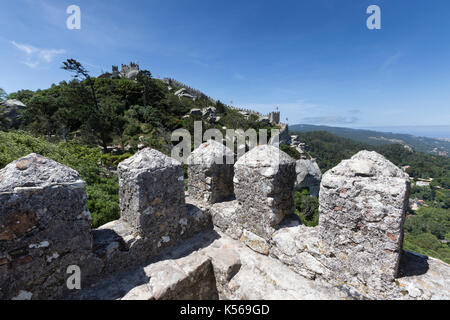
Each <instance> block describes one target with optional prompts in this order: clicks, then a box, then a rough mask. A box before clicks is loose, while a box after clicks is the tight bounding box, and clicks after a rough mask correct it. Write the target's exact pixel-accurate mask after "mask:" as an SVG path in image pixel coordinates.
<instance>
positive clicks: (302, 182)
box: [295, 160, 322, 197]
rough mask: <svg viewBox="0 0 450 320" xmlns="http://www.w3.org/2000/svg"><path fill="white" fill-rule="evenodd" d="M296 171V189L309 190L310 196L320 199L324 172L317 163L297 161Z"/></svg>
mask: <svg viewBox="0 0 450 320" xmlns="http://www.w3.org/2000/svg"><path fill="white" fill-rule="evenodd" d="M295 171H296V173H297V181H296V182H295V184H296V188H300V189H302V188H308V189H309V194H310V195H312V196H314V197H318V196H319V191H320V181H321V180H322V172H321V171H320V168H319V166H318V165H317V163H316V162H315V161H312V160H297V164H296V168H295Z"/></svg>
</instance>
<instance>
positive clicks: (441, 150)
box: [289, 124, 450, 157]
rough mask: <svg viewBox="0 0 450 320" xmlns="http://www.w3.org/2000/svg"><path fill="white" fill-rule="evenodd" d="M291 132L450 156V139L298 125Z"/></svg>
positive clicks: (291, 127)
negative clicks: (319, 133) (394, 145)
mask: <svg viewBox="0 0 450 320" xmlns="http://www.w3.org/2000/svg"><path fill="white" fill-rule="evenodd" d="M289 130H290V131H291V132H311V131H326V132H329V133H333V134H335V135H337V136H339V137H342V138H347V139H352V140H355V141H359V142H364V143H367V144H371V145H374V146H379V145H386V144H402V145H404V146H405V148H408V149H409V148H411V149H413V150H415V151H421V152H425V153H428V154H433V155H440V156H447V157H448V156H449V155H450V139H445V138H442V139H435V138H428V137H418V136H414V135H410V134H402V133H392V132H379V131H372V130H362V129H350V128H341V127H329V126H316V125H309V124H296V125H292V126H290V127H289Z"/></svg>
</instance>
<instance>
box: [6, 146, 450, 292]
mask: <svg viewBox="0 0 450 320" xmlns="http://www.w3.org/2000/svg"><path fill="white" fill-rule="evenodd" d="M204 149H205V150H203V153H200V154H201V158H202V159H203V160H205V159H213V158H214V157H215V156H216V155H217V152H216V151H217V150H216V148H213V147H210V148H208V146H206V147H205V148H204ZM206 162H207V163H209V162H208V161H206ZM193 164H194V163H193ZM211 168H213V172H214V173H218V172H221V170H222V169H224V168H223V167H220V166H218V167H215V166H211V165H206V166H201V167H198V168H197V169H198V170H200V171H201V170H203V173H204V175H202V176H201V177H200V176H198V177H197V178H198V181H197V183H200V182H201V181H202V180H203V179H205V182H206V179H207V178H208V177H210V176H208V174H206V172H208V170H211ZM295 168H296V163H295V161H294V160H293V159H291V158H290V157H289V156H287V155H286V154H284V153H282V152H281V151H280V150H279V149H277V148H274V147H272V146H268V145H265V146H260V147H257V148H255V149H253V150H252V151H250V152H248V153H247V154H246V155H245V156H244V157H241V158H240V159H239V161H238V162H237V163H236V164H235V166H234V172H235V174H234V192H235V196H236V200H231V201H224V199H220V200H219V199H218V198H217V199H216V200H217V201H211V200H212V199H213V198H214V197H211V195H212V194H213V191H214V190H213V189H215V188H216V187H217V186H219V185H220V184H222V183H227V184H229V183H230V182H229V180H230V176H231V175H230V174H229V172H228V171H226V174H219V173H218V174H215V175H214V178H215V179H216V182H215V183H214V184H210V188H209V189H208V188H207V187H206V186H205V188H203V189H201V190H200V189H196V188H191V189H190V193H192V194H190V197H188V198H185V195H184V181H183V180H184V179H183V171H182V169H181V164H180V163H178V162H176V161H175V160H174V159H171V158H169V157H166V156H165V155H163V154H161V153H159V152H158V151H156V150H151V149H144V150H142V151H141V152H139V153H137V154H136V155H135V156H133V157H132V158H130V159H128V160H126V161H124V162H123V163H121V164H120V166H119V177H120V180H119V181H120V202H121V219H120V220H117V221H113V222H110V223H108V224H106V225H104V226H102V227H100V228H98V229H96V230H91V229H90V214H89V211H88V210H87V204H86V194H85V187H84V182H82V181H81V179H80V177H79V175H78V173H77V172H76V171H74V170H72V169H70V168H67V167H65V166H63V165H61V164H58V163H56V162H54V161H52V160H50V159H46V158H44V157H42V156H39V155H35V154H31V155H29V156H27V157H24V158H21V159H19V160H17V161H14V162H12V163H11V164H9V165H8V166H7V167H5V168H4V169H2V170H0V204H1V206H0V271H1V273H0V288H1V290H0V299H54V298H60V297H63V296H66V295H67V294H68V287H67V279H68V277H69V275H68V274H67V268H68V267H69V266H71V265H76V266H79V267H80V269H81V272H82V279H81V280H82V281H81V283H82V286H83V287H85V286H88V285H89V284H90V283H94V282H98V281H99V280H102V279H103V278H105V277H106V276H107V275H110V274H115V273H117V272H118V271H123V270H125V269H127V268H130V266H137V265H139V264H142V263H145V262H146V261H149V259H151V258H153V257H155V256H156V255H157V254H159V253H160V252H162V250H163V249H167V248H169V247H170V248H176V247H174V246H175V245H179V244H180V243H182V242H183V240H186V239H188V238H191V237H192V236H193V235H195V234H198V233H201V232H202V231H204V230H211V229H212V227H213V226H212V222H213V223H214V225H215V227H216V228H217V229H218V230H220V231H222V232H224V233H225V234H227V235H229V236H231V237H232V238H234V239H238V240H240V242H241V243H243V244H244V245H246V246H247V247H249V248H250V249H252V250H253V251H255V252H257V253H259V254H262V255H264V256H268V257H265V258H267V259H277V260H279V262H281V263H283V264H284V265H287V266H289V268H291V269H292V270H294V271H295V272H296V273H298V274H300V275H301V276H302V277H305V278H308V279H312V280H315V281H318V283H326V284H327V285H332V286H334V287H335V288H339V289H340V290H345V291H346V292H348V293H349V295H350V296H351V297H354V298H375V299H386V298H399V297H400V298H401V297H405V296H406V297H410V298H414V297H431V296H433V295H436V293H435V292H434V291H433V290H438V289H430V288H428V287H429V285H428V284H426V285H421V286H420V289H418V287H417V286H418V285H417V284H415V283H414V282H411V281H412V280H410V279H409V278H406V280H405V279H404V278H402V279H399V278H398V276H399V273H400V268H402V269H401V270H403V271H402V272H403V274H405V273H411V271H410V269H411V268H409V269H408V266H407V265H406V266H402V265H401V261H402V242H403V223H404V219H405V212H406V205H407V199H408V193H409V179H408V176H407V175H406V174H405V173H404V172H403V171H401V170H400V169H398V168H397V167H395V165H393V164H392V163H391V162H389V161H388V160H386V159H385V158H383V157H382V156H381V155H379V154H377V153H375V152H367V151H363V152H360V153H358V154H357V155H355V156H354V157H352V158H351V159H349V160H345V161H343V162H342V163H341V164H339V165H338V166H337V167H335V168H333V169H331V170H330V171H328V172H327V173H326V174H325V175H324V176H323V179H322V183H321V190H320V199H319V200H320V223H319V226H318V227H315V228H307V227H305V226H303V225H299V222H298V220H297V219H294V218H293V216H292V214H293V212H294V206H293V188H294V183H295V179H296V171H295ZM200 171H198V172H200ZM192 172H193V171H191V174H192ZM195 172H196V173H198V172H197V171H195ZM297 173H298V172H297ZM211 178H212V177H211ZM194 179H196V178H195V175H194ZM217 191H218V192H219V194H221V192H222V190H221V189H220V188H217ZM205 195H206V196H205ZM214 202H215V203H214ZM213 203H214V204H213ZM213 256H214V257H213ZM405 257H406V258H407V259H406V260H407V261H406V260H405V259H403V263H408V262H410V261H413V260H414V259H416V260H417V259H419V258H414V257H413V256H412V255H411V254H404V255H403V258H405ZM211 258H212V259H213V261H216V262H214V263H213V264H212V265H211V264H210V262H209V260H208V259H204V260H202V261H201V263H199V264H196V266H195V268H190V267H186V266H185V265H183V268H184V269H183V268H182V269H183V270H184V271H183V270H181V271H180V270H178V269H177V270H178V271H179V272H180V274H183V277H184V278H183V279H186V282H183V281H184V280H183V281H181V280H180V281H181V282H180V283H178V284H179V285H180V286H179V287H178V286H177V288H179V289H180V290H179V291H177V293H176V294H174V295H172V294H171V293H170V292H171V291H170V290H166V289H167V288H166V289H164V290H163V288H161V290H160V291H152V292H151V295H150V296H151V297H153V298H158V297H160V298H161V299H162V298H169V299H170V298H180V297H185V296H186V297H188V296H189V297H197V298H202V297H203V298H205V297H210V296H211V295H212V294H214V292H212V291H208V292H204V293H199V295H198V296H196V295H193V296H191V295H184V292H183V290H184V289H185V288H187V287H189V283H190V281H191V280H192V279H194V280H195V279H200V280H198V281H207V282H208V283H209V285H208V288H209V289H214V288H215V286H214V284H213V283H212V282H213V281H214V277H215V280H216V282H217V283H216V285H217V288H222V289H220V290H219V295H221V296H222V297H229V296H233V295H232V292H231V291H229V292H228V291H227V290H229V289H230V288H231V287H229V284H230V286H231V283H235V282H236V281H238V280H236V281H235V282H233V281H234V280H232V279H231V278H232V277H233V276H234V274H235V273H236V272H238V268H239V267H240V266H241V262H240V261H239V259H238V258H236V257H235V256H233V255H231V256H229V257H228V258H227V256H226V255H225V254H223V253H222V251H217V252H215V253H214V254H213V255H212V256H211ZM221 259H222V260H224V261H222V262H223V263H222V262H220V261H219V262H217V261H218V260H221ZM191 260H192V259H186V261H191ZM405 261H406V262H405ZM414 261H415V260H414ZM414 261H413V262H414ZM191 262H192V261H191ZM191 262H186V263H191ZM279 262H277V263H279ZM192 263H193V262H192ZM221 263H222V264H221ZM414 263H416V262H414ZM433 265H437V264H436V263H434V264H433ZM160 266H161V267H162V268H163V269H164V268H165V267H164V266H169V264H165V263H162V264H161V265H160ZM185 267H186V268H185ZM242 267H243V269H245V268H246V266H245V265H242ZM154 268H156V269H155V270H156V271H158V270H159V269H158V265H156V264H155V265H154ZM230 268H231V269H230ZM439 268H441V269H442V266H441V267H439ZM444 269H445V268H444ZM164 270H166V271H167V272H169V273H170V272H171V271H170V270H172V269H170V268H165V269H164ZM189 270H191V271H189ZM195 270H198V274H197V271H195ZM156 271H155V272H156ZM178 271H173V272H178ZM188 271H189V272H188ZM158 272H159V271H158ZM152 274H153V273H152ZM154 274H155V277H156V275H157V274H158V273H157V272H156V273H154ZM202 275H203V276H204V277H203V276H202ZM155 279H156V278H155ZM190 279H191V280H190ZM205 279H206V280H205ZM238 279H240V280H239V281H243V279H241V278H240V277H238ZM244 279H245V278H244ZM194 280H192V281H194ZM438 280H439V281H440V282H439V281H438V282H439V283H438V284H439V285H438V286H436V288H441V287H442V286H445V283H444V282H442V281H441V279H438ZM195 281H197V280H195ZM426 281H427V282H426V283H431V282H432V281H431V280H430V279H428V280H426ZM433 281H434V280H433ZM236 283H237V282H236ZM423 283H425V282H423ZM186 286H187V287H186ZM405 286H406V287H405ZM152 288H153V289H154V288H156V287H152ZM164 288H165V287H164ZM189 288H194V287H189ZM153 289H152V290H153ZM209 289H208V290H209ZM177 290H178V289H177ZM199 290H200V289H199ZM405 290H406V293H405ZM439 290H442V289H439ZM135 292H139V290H137V291H135ZM158 292H160V293H161V294H159V293H158ZM163 292H164V294H163ZM224 292H228V293H227V295H223V293H224ZM130 295H132V294H131V292H130Z"/></svg>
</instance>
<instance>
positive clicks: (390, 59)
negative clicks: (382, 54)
mask: <svg viewBox="0 0 450 320" xmlns="http://www.w3.org/2000/svg"><path fill="white" fill-rule="evenodd" d="M402 56H403V54H402V53H400V52H397V53H396V54H394V55H391V56H390V57H388V58H387V59H386V60H385V61H384V62H383V65H382V66H381V70H382V71H385V70H387V69H388V68H389V67H390V66H392V65H393V64H395V63H396V62H397V61H398V60H399V59H400V58H401V57H402Z"/></svg>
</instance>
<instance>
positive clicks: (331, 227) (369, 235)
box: [319, 151, 410, 293]
mask: <svg viewBox="0 0 450 320" xmlns="http://www.w3.org/2000/svg"><path fill="white" fill-rule="evenodd" d="M409 188H410V183H409V178H408V175H407V174H405V173H404V172H403V171H402V170H400V169H399V168H397V167H396V166H395V165H394V164H392V163H391V162H389V161H388V160H386V159H385V158H384V157H383V156H381V155H379V154H377V153H376V152H368V151H361V152H359V153H358V154H356V155H355V156H353V157H352V158H351V159H350V160H344V161H342V162H341V163H340V164H339V165H338V166H337V167H335V168H333V169H331V170H330V171H328V172H327V173H326V174H325V175H324V176H323V179H322V184H321V189H320V200H319V202H320V222H319V230H320V238H321V240H322V242H323V244H324V246H325V249H324V251H325V252H324V253H325V255H326V257H327V262H326V263H327V266H328V268H330V269H331V270H332V273H333V274H334V276H335V277H336V278H337V279H339V280H340V281H343V282H345V283H346V284H348V285H350V286H353V287H355V288H358V290H360V291H361V292H363V293H365V292H366V293H369V292H370V291H372V290H375V291H377V292H382V291H384V290H387V287H388V286H389V285H390V284H392V282H393V281H394V278H395V276H396V275H397V271H398V265H399V261H400V255H401V251H402V244H403V223H404V219H405V212H406V209H407V201H408V197H409Z"/></svg>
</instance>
